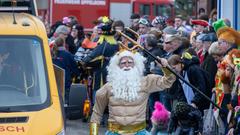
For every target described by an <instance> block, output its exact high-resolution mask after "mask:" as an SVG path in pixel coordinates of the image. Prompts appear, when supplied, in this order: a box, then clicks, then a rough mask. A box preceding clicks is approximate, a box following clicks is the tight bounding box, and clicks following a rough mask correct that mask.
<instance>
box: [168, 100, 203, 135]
mask: <svg viewBox="0 0 240 135" xmlns="http://www.w3.org/2000/svg"><path fill="white" fill-rule="evenodd" d="M201 121H202V116H201V112H200V111H199V110H198V109H196V108H194V107H192V106H191V105H189V104H187V103H185V102H178V103H177V104H176V106H175V108H174V110H173V111H172V112H171V117H170V121H169V127H168V133H170V134H171V133H173V132H175V134H174V135H197V134H199V132H200V129H201V124H200V123H201Z"/></svg>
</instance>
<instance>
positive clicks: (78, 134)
mask: <svg viewBox="0 0 240 135" xmlns="http://www.w3.org/2000/svg"><path fill="white" fill-rule="evenodd" d="M106 130H107V129H106V127H102V126H100V128H99V135H104V133H105V132H106ZM66 135H89V124H88V123H86V122H82V120H81V119H79V120H67V129H66Z"/></svg>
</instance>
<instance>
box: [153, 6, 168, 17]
mask: <svg viewBox="0 0 240 135" xmlns="http://www.w3.org/2000/svg"><path fill="white" fill-rule="evenodd" d="M171 11H172V6H171V5H167V4H164V5H154V16H160V15H161V16H171V15H172V12H171Z"/></svg>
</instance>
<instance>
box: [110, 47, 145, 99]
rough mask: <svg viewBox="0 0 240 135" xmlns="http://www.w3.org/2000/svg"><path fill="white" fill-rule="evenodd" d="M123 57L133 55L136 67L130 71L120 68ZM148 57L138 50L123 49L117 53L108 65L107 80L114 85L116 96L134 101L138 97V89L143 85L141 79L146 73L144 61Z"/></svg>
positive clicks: (113, 90)
mask: <svg viewBox="0 0 240 135" xmlns="http://www.w3.org/2000/svg"><path fill="white" fill-rule="evenodd" d="M123 57H131V58H132V59H133V61H134V67H133V68H132V69H131V70H130V71H124V70H123V69H120V67H119V62H120V60H121V58H123ZM145 60H146V59H145V58H144V57H143V56H142V55H141V54H139V53H138V52H136V53H132V52H130V51H123V52H120V53H117V54H116V55H114V56H113V57H112V59H111V60H110V64H109V66H108V68H107V69H108V76H107V81H108V82H109V83H110V84H111V86H112V88H113V89H112V92H113V95H114V97H115V98H118V99H123V100H125V101H129V102H131V101H134V100H135V99H137V98H138V91H139V90H140V86H141V83H140V81H141V79H142V77H143V73H144V69H145V67H144V61H145Z"/></svg>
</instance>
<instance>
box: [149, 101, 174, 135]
mask: <svg viewBox="0 0 240 135" xmlns="http://www.w3.org/2000/svg"><path fill="white" fill-rule="evenodd" d="M154 109H155V110H154V111H153V113H152V117H151V121H152V124H153V128H152V130H151V134H152V135H168V133H167V126H168V122H169V119H170V112H169V111H168V110H167V109H166V108H165V107H164V105H163V104H162V103H160V102H158V101H157V102H155V105H154Z"/></svg>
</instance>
